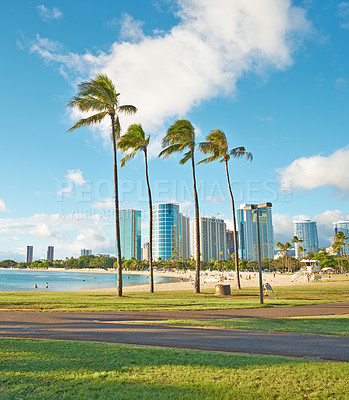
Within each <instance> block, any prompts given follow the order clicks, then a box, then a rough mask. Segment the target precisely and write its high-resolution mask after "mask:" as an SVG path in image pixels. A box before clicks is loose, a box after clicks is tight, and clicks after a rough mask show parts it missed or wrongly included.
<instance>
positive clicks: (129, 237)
mask: <svg viewBox="0 0 349 400" xmlns="http://www.w3.org/2000/svg"><path fill="white" fill-rule="evenodd" d="M119 220H120V242H121V255H122V257H124V258H125V260H129V259H130V258H136V259H137V260H141V259H142V255H141V249H142V243H141V239H142V237H141V211H138V210H120V211H119Z"/></svg>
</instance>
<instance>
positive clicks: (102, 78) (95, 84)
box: [78, 74, 120, 107]
mask: <svg viewBox="0 0 349 400" xmlns="http://www.w3.org/2000/svg"><path fill="white" fill-rule="evenodd" d="M119 94H120V93H116V90H115V86H114V84H113V82H112V81H111V80H110V79H109V78H108V77H107V76H106V75H104V74H98V75H97V76H96V77H95V78H94V79H91V80H89V81H87V82H82V83H81V84H80V85H79V92H78V95H79V96H80V97H86V96H94V97H96V98H98V99H100V100H102V101H103V102H104V103H107V104H109V106H112V107H116V106H117V105H118V100H117V98H118V96H119Z"/></svg>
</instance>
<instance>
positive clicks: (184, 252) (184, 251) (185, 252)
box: [179, 213, 190, 259]
mask: <svg viewBox="0 0 349 400" xmlns="http://www.w3.org/2000/svg"><path fill="white" fill-rule="evenodd" d="M179 255H180V257H182V258H183V259H188V258H189V257H190V218H189V217H187V216H186V215H183V214H181V213H179Z"/></svg>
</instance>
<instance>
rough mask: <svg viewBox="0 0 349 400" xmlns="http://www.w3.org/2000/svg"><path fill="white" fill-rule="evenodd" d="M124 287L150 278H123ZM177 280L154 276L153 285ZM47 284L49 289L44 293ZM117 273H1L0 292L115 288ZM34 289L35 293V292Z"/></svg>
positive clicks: (27, 271) (9, 271)
mask: <svg viewBox="0 0 349 400" xmlns="http://www.w3.org/2000/svg"><path fill="white" fill-rule="evenodd" d="M122 277H123V286H132V285H142V284H147V283H149V282H150V278H149V275H129V274H123V275H122ZM176 281H177V279H176V278H169V277H165V276H160V277H159V276H154V283H155V284H156V283H168V282H176ZM46 283H47V284H48V288H47V289H46ZM116 284H117V275H116V273H111V272H110V273H95V272H75V271H29V270H0V291H1V292H7V291H8V292H10V291H15V292H21V291H27V290H49V291H71V290H91V289H105V288H116ZM35 285H37V289H36V288H35Z"/></svg>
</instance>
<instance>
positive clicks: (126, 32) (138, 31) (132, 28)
mask: <svg viewBox="0 0 349 400" xmlns="http://www.w3.org/2000/svg"><path fill="white" fill-rule="evenodd" d="M142 26H143V22H142V21H136V20H135V19H133V18H132V16H131V15H128V14H124V15H123V17H122V21H121V30H120V33H121V37H122V38H123V40H129V41H130V42H138V41H140V40H142V39H143V37H144V34H143V30H142Z"/></svg>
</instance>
